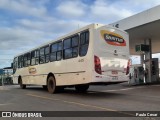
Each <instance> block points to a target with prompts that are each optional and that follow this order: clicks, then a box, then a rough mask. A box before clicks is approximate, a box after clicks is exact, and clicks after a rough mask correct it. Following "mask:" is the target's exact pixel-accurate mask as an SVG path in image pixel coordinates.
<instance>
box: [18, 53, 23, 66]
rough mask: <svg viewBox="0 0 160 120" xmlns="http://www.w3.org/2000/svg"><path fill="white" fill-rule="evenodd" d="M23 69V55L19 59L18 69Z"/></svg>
mask: <svg viewBox="0 0 160 120" xmlns="http://www.w3.org/2000/svg"><path fill="white" fill-rule="evenodd" d="M22 67H23V55H21V56H19V57H18V68H22Z"/></svg>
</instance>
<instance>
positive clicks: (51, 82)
mask: <svg viewBox="0 0 160 120" xmlns="http://www.w3.org/2000/svg"><path fill="white" fill-rule="evenodd" d="M47 89H48V92H49V93H51V94H53V93H56V81H55V78H54V77H53V76H50V77H49V78H48V80H47Z"/></svg>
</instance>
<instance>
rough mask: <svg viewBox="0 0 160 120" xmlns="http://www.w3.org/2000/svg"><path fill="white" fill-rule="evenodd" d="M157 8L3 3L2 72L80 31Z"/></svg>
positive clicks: (123, 1)
mask: <svg viewBox="0 0 160 120" xmlns="http://www.w3.org/2000/svg"><path fill="white" fill-rule="evenodd" d="M157 5H160V0H0V68H4V67H9V66H10V64H11V62H12V61H13V57H14V56H15V55H17V54H19V53H22V52H25V51H27V50H29V49H32V48H34V47H37V46H39V45H41V44H43V43H46V42H48V41H51V40H54V39H55V38H57V37H60V36H62V35H65V34H67V33H69V32H72V31H74V30H76V29H78V27H83V26H85V25H88V24H91V23H101V24H110V23H113V22H116V21H118V20H121V19H124V18H126V17H129V16H132V15H134V14H137V13H139V12H142V11H144V10H147V9H149V8H152V7H154V6H157Z"/></svg>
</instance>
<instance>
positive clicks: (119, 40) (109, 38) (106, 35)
mask: <svg viewBox="0 0 160 120" xmlns="http://www.w3.org/2000/svg"><path fill="white" fill-rule="evenodd" d="M101 37H102V38H103V39H104V40H105V41H106V42H107V43H108V44H110V45H114V46H126V41H125V40H124V39H123V37H122V36H120V35H119V34H117V33H113V32H110V31H107V30H101Z"/></svg>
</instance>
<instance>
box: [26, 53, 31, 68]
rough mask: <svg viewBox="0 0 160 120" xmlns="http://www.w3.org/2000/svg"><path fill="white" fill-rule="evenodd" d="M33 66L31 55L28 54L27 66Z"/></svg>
mask: <svg viewBox="0 0 160 120" xmlns="http://www.w3.org/2000/svg"><path fill="white" fill-rule="evenodd" d="M30 65H31V53H28V54H27V66H30Z"/></svg>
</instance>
